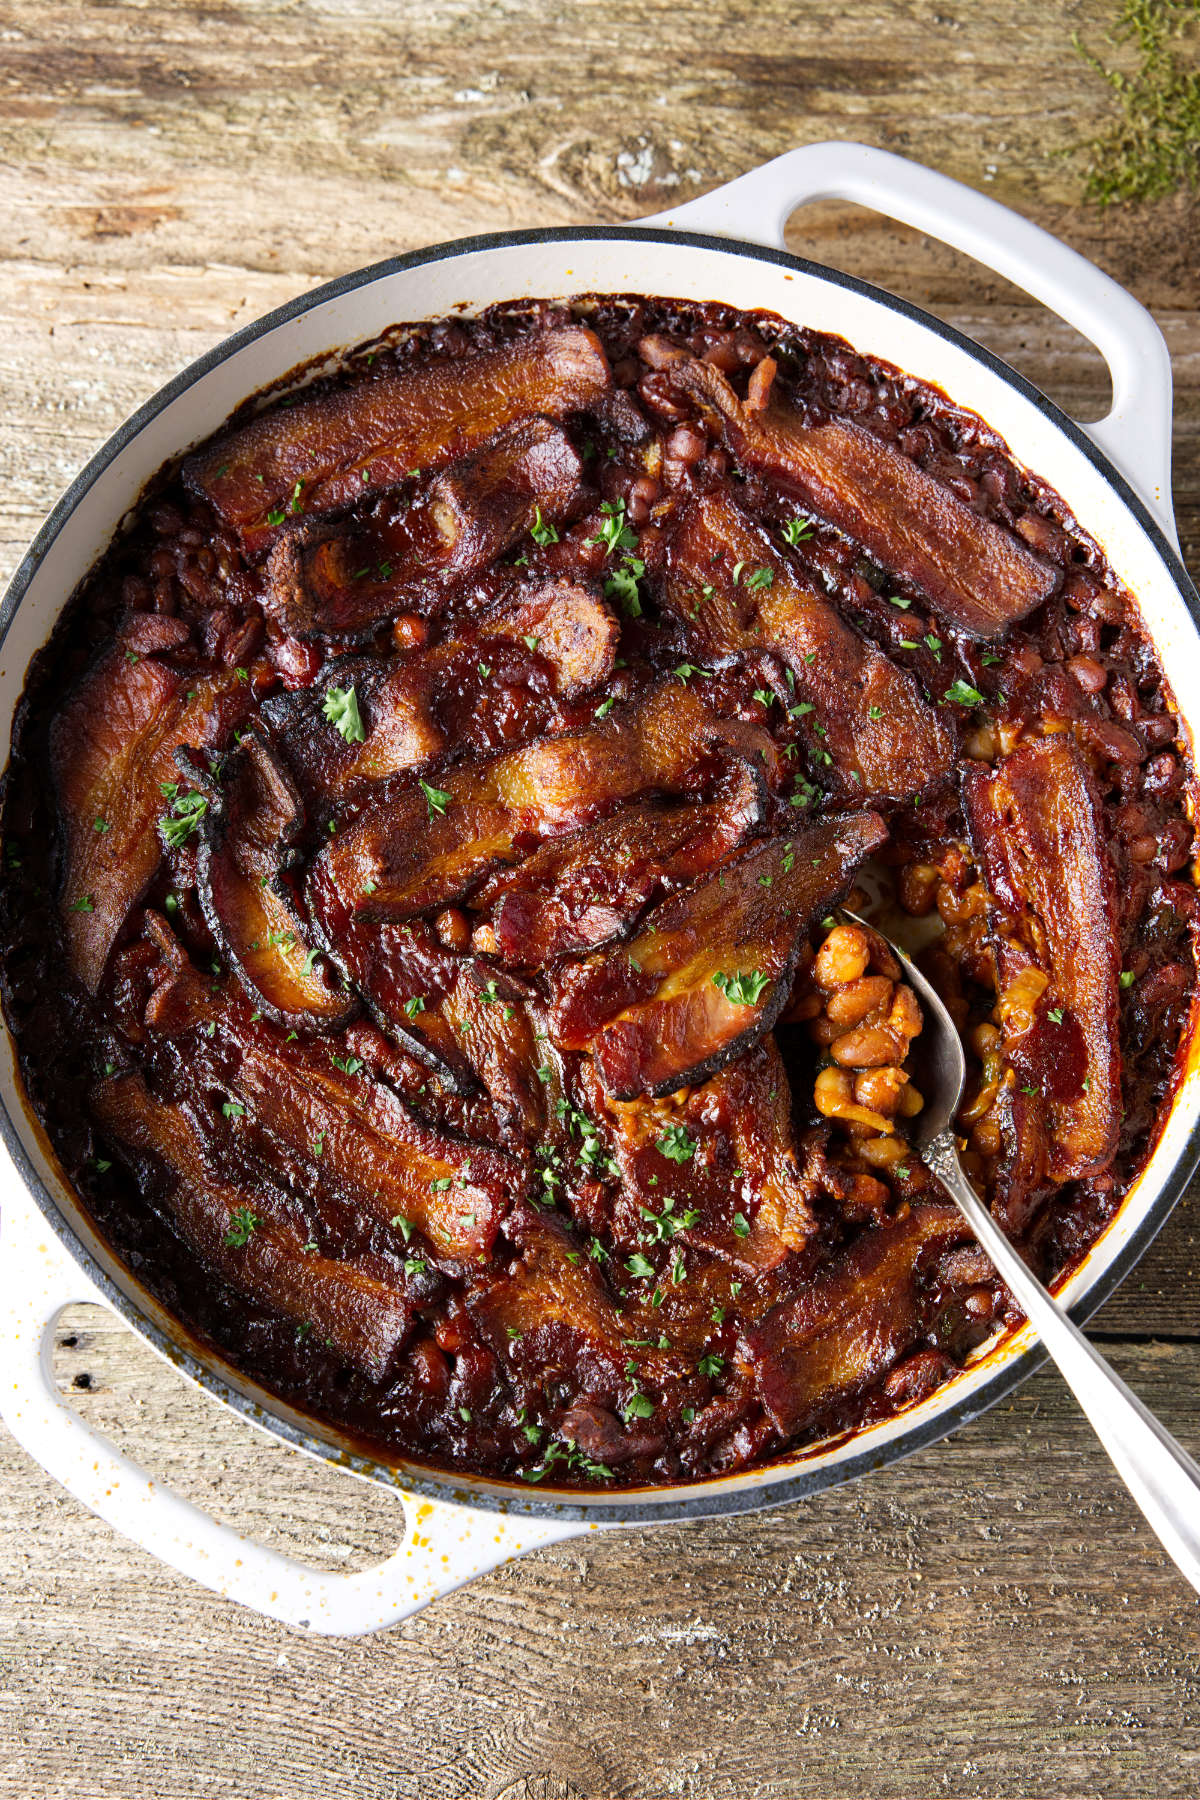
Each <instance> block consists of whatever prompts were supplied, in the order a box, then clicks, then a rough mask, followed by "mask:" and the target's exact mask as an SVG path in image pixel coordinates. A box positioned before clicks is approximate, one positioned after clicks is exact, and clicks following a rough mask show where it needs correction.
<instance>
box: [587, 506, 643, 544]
mask: <svg viewBox="0 0 1200 1800" xmlns="http://www.w3.org/2000/svg"><path fill="white" fill-rule="evenodd" d="M600 511H601V512H602V514H603V515H604V520H603V523H602V524H601V526H600V529H599V531H598V532H597V533H596V535H595V537H590V538H589V539H588V543H589V544H603V545H604V554H605V555H606V556H611V555H612V554H613V552H614V551H616V550H636V549H637V535H636V533H635V532H633V531H632V530H631V529H630V527H629V526H628V525H627V524H626V521H625V502H624V501H623V500H604V501H602V502H601V505H600Z"/></svg>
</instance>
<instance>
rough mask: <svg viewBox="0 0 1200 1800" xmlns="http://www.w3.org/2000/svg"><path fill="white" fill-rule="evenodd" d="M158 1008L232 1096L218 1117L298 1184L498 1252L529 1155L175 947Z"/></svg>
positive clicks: (209, 1082)
mask: <svg viewBox="0 0 1200 1800" xmlns="http://www.w3.org/2000/svg"><path fill="white" fill-rule="evenodd" d="M152 917H153V915H152ZM165 929H166V928H165V927H164V930H165ZM152 935H153V936H154V939H155V941H156V942H158V941H159V938H158V933H157V931H154V932H152ZM166 935H167V938H168V939H170V938H171V936H172V934H170V932H169V931H167V933H166ZM160 996H162V998H161V999H160ZM150 1006H151V1008H154V1009H155V1010H156V1012H158V1013H160V1014H161V1015H162V1022H161V1024H160V1029H162V1030H163V1031H164V1033H169V1035H170V1036H171V1037H172V1038H173V1040H174V1042H175V1045H176V1046H177V1053H178V1055H180V1056H185V1057H186V1058H187V1060H188V1066H189V1070H190V1071H191V1073H192V1075H193V1077H194V1079H195V1080H196V1082H197V1083H198V1084H199V1085H200V1087H202V1088H205V1089H207V1090H208V1092H209V1093H212V1094H221V1093H224V1094H225V1095H226V1096H227V1098H226V1099H225V1100H224V1101H222V1102H221V1120H220V1121H217V1120H214V1125H215V1126H219V1127H220V1129H221V1130H223V1131H226V1132H228V1133H230V1134H232V1136H233V1137H234V1138H235V1139H236V1140H237V1142H238V1143H239V1144H240V1146H241V1148H242V1150H243V1152H244V1153H245V1154H246V1155H248V1156H249V1157H250V1158H251V1159H252V1160H253V1161H255V1162H257V1163H258V1164H260V1165H262V1166H264V1167H266V1168H267V1169H269V1170H270V1171H271V1172H272V1174H273V1175H274V1176H276V1177H278V1178H280V1179H282V1180H283V1181H284V1183H285V1184H286V1185H287V1186H288V1187H289V1188H290V1189H291V1190H292V1191H294V1192H296V1193H300V1194H303V1193H312V1192H316V1193H319V1194H321V1195H328V1196H329V1197H330V1198H331V1199H334V1200H337V1201H340V1202H341V1203H343V1204H345V1205H348V1206H350V1207H351V1208H354V1209H356V1210H359V1211H361V1212H363V1213H365V1214H367V1215H368V1216H370V1217H373V1218H375V1219H376V1220H378V1221H379V1222H380V1223H382V1224H384V1225H391V1224H392V1223H393V1221H394V1220H396V1219H397V1218H400V1219H403V1220H405V1221H406V1222H407V1223H408V1224H410V1225H415V1226H417V1227H419V1228H420V1229H421V1230H422V1231H423V1232H424V1233H425V1235H426V1237H428V1239H429V1241H430V1243H431V1244H432V1245H433V1246H434V1248H435V1250H437V1251H439V1252H440V1253H441V1254H443V1255H446V1256H452V1257H465V1258H474V1257H477V1256H479V1255H486V1254H487V1252H488V1251H489V1250H490V1248H491V1245H492V1242H493V1239H494V1238H495V1235H496V1231H497V1228H498V1226H499V1224H500V1221H501V1219H502V1218H503V1217H504V1215H505V1213H506V1212H507V1210H508V1208H509V1206H510V1205H511V1204H512V1201H513V1199H514V1197H516V1196H517V1195H519V1194H521V1193H523V1192H524V1190H525V1187H526V1185H527V1172H526V1170H525V1168H524V1166H523V1164H522V1163H521V1162H520V1161H518V1160H517V1159H515V1158H514V1157H512V1156H510V1155H509V1154H507V1152H505V1151H503V1150H499V1149H496V1148H494V1147H493V1146H492V1145H490V1144H480V1143H476V1142H473V1141H471V1140H468V1139H467V1138H464V1137H462V1136H460V1135H458V1134H456V1133H453V1132H451V1131H448V1130H445V1131H444V1130H440V1129H438V1130H435V1129H434V1128H433V1127H432V1126H430V1125H428V1124H426V1123H425V1121H424V1120H423V1119H422V1118H420V1117H418V1115H417V1114H416V1113H415V1112H413V1111H412V1110H411V1108H410V1107H409V1106H408V1105H407V1104H406V1102H405V1101H404V1100H402V1099H401V1097H400V1095H399V1094H398V1093H397V1092H396V1091H395V1089H394V1088H393V1087H391V1086H390V1085H389V1084H388V1083H387V1082H385V1081H383V1080H381V1079H379V1078H377V1077H376V1076H375V1075H374V1074H372V1072H371V1070H370V1069H368V1068H366V1067H365V1066H363V1063H362V1059H361V1058H359V1057H354V1058H351V1057H350V1056H349V1054H348V1053H343V1054H339V1052H338V1050H336V1049H335V1048H334V1047H333V1044H332V1043H331V1041H330V1040H329V1039H328V1038H323V1039H322V1038H308V1039H303V1038H299V1037H298V1036H297V1034H296V1033H295V1032H294V1031H292V1032H288V1033H287V1034H286V1035H285V1033H284V1032H283V1030H282V1029H281V1028H280V1027H279V1026H276V1025H273V1024H271V1023H270V1022H269V1021H267V1020H265V1019H263V1018H260V1017H258V1016H257V1014H256V1013H252V1012H251V1011H250V1008H249V1005H248V1003H247V1002H246V1001H245V1000H244V999H243V998H242V997H241V994H240V991H239V990H238V989H236V988H234V987H233V986H232V985H231V984H230V983H228V982H225V983H222V982H221V981H220V980H216V981H213V980H207V981H206V980H203V979H198V978H197V977H196V971H194V969H193V968H192V965H190V963H188V964H185V963H183V962H182V959H181V956H180V947H179V946H178V945H177V944H176V947H175V949H174V950H171V949H170V948H169V947H168V949H167V951H166V954H165V956H164V969H163V979H162V982H161V986H160V987H159V988H158V989H156V991H155V993H154V995H152V997H151V1001H150ZM342 1051H343V1052H345V1051H346V1046H345V1044H344V1043H343V1045H342Z"/></svg>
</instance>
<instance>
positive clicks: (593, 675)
mask: <svg viewBox="0 0 1200 1800" xmlns="http://www.w3.org/2000/svg"><path fill="white" fill-rule="evenodd" d="M619 636H620V626H619V624H618V622H617V620H616V619H615V618H614V617H613V614H612V612H611V610H610V609H609V607H608V606H607V605H606V604H605V602H604V601H603V600H602V599H601V598H600V596H599V593H598V592H596V591H595V590H593V589H592V588H591V587H590V586H586V585H585V584H584V583H583V582H579V581H570V580H557V581H547V582H544V583H542V584H541V585H539V586H537V587H534V588H533V589H531V590H527V591H518V592H514V593H513V594H511V595H509V596H508V598H507V599H505V600H504V601H502V602H501V604H500V606H499V607H497V608H496V609H495V610H494V611H493V612H490V613H485V614H484V615H483V616H482V617H480V618H478V619H477V620H475V621H474V622H472V623H470V624H464V625H462V626H460V627H459V628H458V629H456V631H455V634H454V636H453V637H450V638H447V639H446V640H445V641H444V642H442V643H440V644H436V645H434V646H433V648H432V649H429V650H423V651H419V652H417V653H416V654H414V655H412V656H406V657H403V658H398V659H396V660H394V661H391V662H388V663H381V662H379V661H372V660H368V659H366V658H364V659H361V660H359V659H357V658H356V659H354V660H353V661H350V660H345V659H340V660H339V661H338V662H336V663H334V664H332V665H330V667H329V679H328V680H325V681H318V682H317V684H316V685H315V687H313V688H311V689H309V690H306V691H302V692H300V693H297V694H286V695H284V694H281V695H275V696H272V697H271V699H270V700H268V701H267V703H266V705H265V706H264V708H263V711H264V713H265V716H266V717H267V718H268V719H269V720H270V721H271V722H272V724H274V725H275V726H276V727H277V729H278V731H279V742H280V746H281V748H282V750H283V753H284V755H285V756H286V758H287V760H288V762H289V763H290V765H291V766H292V768H293V769H295V770H296V772H297V773H298V775H299V776H300V778H301V780H302V781H303V783H304V785H305V787H306V789H308V791H309V792H310V793H314V794H323V795H328V796H329V797H331V798H335V799H336V798H339V797H341V796H342V795H343V794H346V793H348V792H350V791H351V790H352V789H354V788H356V787H357V786H359V785H360V784H363V783H366V782H371V781H383V780H386V778H387V777H388V776H389V775H398V774H402V773H403V772H404V771H405V770H407V769H419V768H421V767H423V766H424V764H425V763H427V762H430V761H432V760H433V758H434V757H436V756H440V755H441V754H442V753H443V751H445V750H447V749H449V748H450V744H451V731H450V729H449V728H448V726H447V724H446V722H445V721H446V718H447V716H448V713H449V712H450V709H451V708H453V715H454V723H455V725H456V726H459V722H460V721H459V716H460V715H461V716H463V717H465V719H466V721H467V729H466V732H465V733H464V732H463V731H462V729H461V728H459V729H457V730H455V732H454V733H453V736H454V738H455V740H456V742H461V741H462V740H463V738H464V736H465V738H466V740H467V741H468V742H469V741H470V737H471V724H472V722H474V721H477V720H479V719H480V718H481V715H484V716H485V704H484V703H485V701H486V697H487V692H488V682H489V680H490V677H491V674H492V671H493V666H494V665H495V664H496V662H497V653H498V652H499V653H500V654H501V655H502V656H503V657H504V658H505V672H506V677H507V679H509V680H510V681H515V680H522V679H523V680H524V681H525V682H526V683H528V684H529V686H530V688H531V689H532V688H534V686H535V684H536V683H537V682H538V680H539V678H540V679H541V680H542V681H543V685H544V686H545V687H546V688H547V689H548V690H549V691H550V693H551V694H552V695H553V696H554V697H557V698H558V699H563V700H566V699H570V698H572V697H573V696H575V695H576V694H580V693H583V692H585V691H586V690H587V689H588V688H590V687H594V686H596V685H597V684H598V683H599V682H602V681H604V680H605V679H606V678H607V676H608V675H610V674H611V672H612V666H613V662H614V660H615V658H616V653H617V640H618V638H619ZM531 640H532V643H531ZM485 671H486V673H485ZM546 677H548V679H545V678H546ZM330 685H336V686H338V687H341V688H343V689H345V688H350V687H353V688H354V690H355V694H356V698H357V701H358V707H359V712H360V715H361V717H362V722H363V729H364V731H365V733H366V736H365V738H364V740H363V741H362V742H361V743H357V742H347V741H346V740H345V739H343V738H342V736H341V734H340V733H339V732H338V730H337V729H336V727H335V726H333V725H331V724H330V722H329V720H328V719H327V718H326V717H325V713H324V701H325V696H326V694H327V693H328V690H329V686H330Z"/></svg>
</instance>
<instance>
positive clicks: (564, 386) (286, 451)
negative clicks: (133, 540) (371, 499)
mask: <svg viewBox="0 0 1200 1800" xmlns="http://www.w3.org/2000/svg"><path fill="white" fill-rule="evenodd" d="M611 386H612V373H611V371H610V369H609V366H608V359H607V358H606V356H605V354H604V351H603V349H602V348H601V345H600V340H599V338H597V337H596V335H595V333H594V332H592V331H589V330H588V329H587V328H586V327H585V326H582V325H562V326H555V327H552V328H551V329H549V330H546V331H543V332H540V333H538V334H537V335H536V336H532V337H527V338H524V339H522V340H521V341H520V342H513V343H507V344H500V345H497V346H496V348H494V349H490V350H479V351H476V352H475V353H474V354H472V355H470V356H460V357H455V358H451V359H448V360H447V361H445V362H439V363H432V364H429V363H427V364H425V365H424V366H423V367H413V368H396V367H395V366H391V367H389V366H387V365H384V366H383V367H381V368H379V369H378V371H377V372H375V373H374V374H372V375H371V376H368V377H366V378H365V379H362V380H359V381H356V382H353V383H352V384H349V385H344V386H340V387H336V388H331V389H329V390H327V391H325V392H323V393H320V394H317V395H316V396H314V397H313V398H310V399H305V398H303V397H301V398H299V399H297V400H296V401H295V402H294V403H293V404H291V405H284V406H272V407H270V408H268V409H267V410H266V411H265V412H261V413H259V414H258V415H257V417H255V418H253V419H251V420H250V422H249V423H248V424H246V425H241V426H238V427H237V428H236V429H235V430H233V431H231V432H227V433H226V434H225V435H224V436H223V437H220V438H218V439H217V440H216V441H215V442H214V443H212V444H210V445H207V446H206V447H205V448H204V449H203V450H201V451H199V452H198V454H197V455H195V456H193V457H191V458H190V459H189V460H188V461H187V462H186V463H185V464H184V469H183V476H184V480H185V482H186V483H187V485H188V487H189V488H191V490H192V492H193V493H197V494H201V495H203V497H204V498H205V499H206V500H208V501H209V502H210V504H211V505H212V506H213V508H214V509H215V511H216V512H217V515H218V517H219V518H221V519H222V520H223V521H224V523H225V524H227V525H232V526H235V527H237V528H238V529H239V530H240V532H241V534H242V536H243V538H245V539H247V540H248V541H250V542H262V541H263V540H264V539H265V538H266V537H268V536H269V535H270V532H271V529H272V527H273V525H274V523H275V522H276V521H275V518H274V515H275V514H276V513H278V514H279V520H278V522H279V523H282V522H283V518H284V517H285V516H286V515H285V509H287V508H291V507H293V506H295V508H296V510H297V511H303V512H307V513H311V512H319V511H322V510H327V509H329V508H332V507H335V506H339V505H344V504H346V503H347V502H351V503H352V502H355V501H358V500H360V499H362V498H363V497H365V496H366V495H369V494H372V493H376V492H378V490H379V489H381V488H385V487H392V486H395V484H396V483H398V482H400V481H403V480H404V479H405V478H406V476H408V475H409V474H410V473H411V472H412V470H413V469H428V468H431V467H435V468H441V467H444V466H445V465H446V464H447V463H449V462H453V461H454V460H455V458H457V457H461V456H464V455H466V454H468V453H469V452H470V451H472V450H475V449H477V448H478V447H479V446H480V445H481V444H483V443H485V442H486V441H487V439H488V438H490V437H491V436H492V435H493V434H494V433H495V432H497V431H500V430H503V429H504V428H505V427H506V426H509V425H512V424H513V423H515V422H516V421H518V420H520V419H524V418H527V417H528V416H529V415H530V414H533V413H537V414H544V415H547V416H548V417H550V418H554V419H562V418H565V417H566V416H567V415H568V414H569V413H574V412H587V411H588V410H589V409H590V408H593V407H595V406H597V405H599V404H600V402H601V401H603V399H604V397H605V396H606V395H607V393H608V392H609V390H610V389H611Z"/></svg>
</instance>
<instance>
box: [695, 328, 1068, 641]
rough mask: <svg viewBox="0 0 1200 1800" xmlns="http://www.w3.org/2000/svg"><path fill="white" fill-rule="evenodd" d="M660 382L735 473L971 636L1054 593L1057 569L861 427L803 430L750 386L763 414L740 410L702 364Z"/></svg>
mask: <svg viewBox="0 0 1200 1800" xmlns="http://www.w3.org/2000/svg"><path fill="white" fill-rule="evenodd" d="M769 360H770V359H768V361H769ZM669 379H670V383H671V385H672V387H673V388H674V389H675V390H676V391H677V392H678V393H681V394H686V395H687V396H688V398H689V399H690V400H692V401H693V402H694V403H695V404H696V406H698V407H699V408H700V410H701V411H702V412H703V413H704V414H705V415H706V416H707V417H708V418H710V419H712V420H713V421H714V422H715V423H716V425H717V427H718V428H719V430H720V432H721V434H722V437H723V439H724V441H725V443H726V444H727V445H728V447H729V449H730V450H731V451H732V452H733V454H734V456H736V457H737V459H738V460H739V462H741V463H742V465H743V467H745V468H747V469H752V470H754V471H756V472H757V473H759V474H762V475H765V476H766V477H767V479H768V480H770V481H773V482H777V483H778V484H779V485H780V486H781V487H783V488H785V489H787V490H789V491H790V492H792V493H794V494H795V495H796V496H797V497H798V498H799V499H800V501H801V502H802V503H803V504H804V505H805V506H806V507H809V508H810V509H811V510H812V511H813V512H814V513H816V514H817V515H818V516H820V517H821V518H824V519H828V520H829V521H830V523H831V524H833V525H836V526H837V527H838V529H839V530H840V531H844V532H845V533H846V534H847V536H849V537H852V538H854V539H856V540H857V542H858V543H860V544H862V545H863V546H864V548H865V549H867V550H868V551H869V552H870V554H871V555H872V556H873V557H874V558H875V559H876V560H877V561H878V562H879V563H881V564H882V565H883V567H884V568H886V569H891V570H892V571H893V572H895V573H896V574H900V575H905V576H907V577H908V579H909V580H910V581H912V582H914V583H915V585H916V586H917V587H919V588H920V589H921V591H922V592H923V593H924V594H925V595H927V597H928V599H929V602H930V604H931V605H932V606H933V607H934V608H935V610H936V611H937V612H939V613H940V614H941V615H942V617H943V618H945V619H948V620H949V621H950V622H951V623H952V624H954V625H957V626H959V627H960V629H961V630H963V631H966V632H969V633H970V634H971V636H972V637H976V638H991V637H995V636H996V635H997V633H999V632H1002V631H1005V630H1007V628H1008V627H1009V626H1010V625H1015V624H1016V623H1017V622H1018V620H1020V619H1023V618H1025V617H1026V615H1027V614H1029V613H1031V612H1032V611H1033V610H1034V608H1035V607H1037V606H1040V605H1041V604H1042V602H1043V601H1044V600H1048V599H1049V598H1050V596H1051V594H1053V593H1054V591H1055V589H1056V587H1057V585H1058V580H1059V571H1058V570H1056V569H1054V568H1052V567H1051V566H1050V565H1049V564H1048V563H1044V562H1042V561H1041V559H1040V558H1039V557H1036V556H1035V555H1034V554H1033V552H1032V551H1031V550H1029V549H1027V548H1026V546H1025V545H1024V544H1023V543H1022V542H1021V540H1020V539H1019V538H1017V537H1015V536H1014V535H1013V534H1012V533H1011V532H1009V531H1006V530H1004V529H1003V528H1002V527H1001V526H999V525H996V524H993V522H992V521H991V520H990V519H985V518H983V517H981V515H980V514H979V513H977V512H973V511H972V509H971V508H970V507H969V506H968V505H967V504H966V503H965V502H964V501H962V500H960V499H959V497H958V495H957V494H955V493H953V492H952V491H951V489H950V488H948V487H946V486H944V485H943V483H942V482H940V481H938V480H937V479H936V478H935V477H934V476H933V475H931V474H929V473H928V472H927V471H926V470H925V469H923V468H921V466H920V464H919V463H916V462H914V461H913V460H912V458H911V457H908V456H905V455H904V453H903V451H901V450H898V449H897V448H896V446H895V445H894V444H889V443H887V442H885V441H884V439H882V438H878V437H876V436H875V435H874V433H873V432H870V431H868V430H866V429H865V427H864V426H862V425H858V424H856V423H855V422H854V421H853V420H850V419H833V420H830V421H829V422H828V423H826V424H820V425H807V424H805V423H804V420H803V418H802V417H801V415H800V414H799V412H798V411H797V410H796V408H795V407H794V405H792V404H791V403H790V402H789V401H788V399H787V398H786V397H785V396H784V395H783V394H782V393H781V391H780V385H779V383H778V382H770V383H768V382H764V383H761V384H760V385H761V386H763V387H765V388H767V389H768V390H769V391H768V393H767V397H766V400H765V403H764V404H763V405H761V406H759V407H754V406H752V405H751V404H750V403H749V402H747V403H745V404H743V403H742V402H741V401H740V400H739V399H738V397H737V395H736V393H735V392H734V390H733V388H732V386H731V385H730V383H729V381H728V380H727V378H726V377H725V376H724V375H723V374H722V373H721V371H720V370H719V369H717V368H716V367H714V365H713V364H712V363H704V362H698V361H695V360H694V359H688V360H687V361H684V362H680V363H677V364H675V365H674V366H673V367H672V368H671V370H670V372H669Z"/></svg>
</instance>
